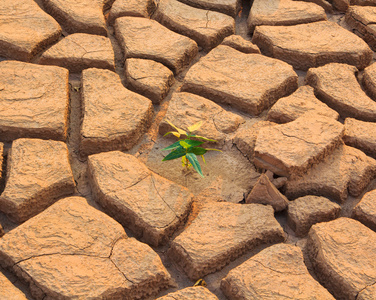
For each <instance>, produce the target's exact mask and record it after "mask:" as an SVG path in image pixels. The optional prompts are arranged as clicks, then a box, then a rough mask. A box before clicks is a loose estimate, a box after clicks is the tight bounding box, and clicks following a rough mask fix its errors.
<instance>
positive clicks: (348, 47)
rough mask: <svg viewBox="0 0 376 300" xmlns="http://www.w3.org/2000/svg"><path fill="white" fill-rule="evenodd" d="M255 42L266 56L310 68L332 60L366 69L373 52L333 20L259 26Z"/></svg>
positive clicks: (300, 67) (254, 35)
mask: <svg viewBox="0 0 376 300" xmlns="http://www.w3.org/2000/svg"><path fill="white" fill-rule="evenodd" d="M252 42H253V43H255V44H256V45H257V46H259V48H260V50H261V52H262V53H263V54H265V55H268V56H271V57H274V58H278V59H281V60H283V61H285V62H287V63H289V64H291V65H292V66H294V68H296V69H300V70H307V69H309V68H312V67H318V66H322V65H325V64H328V63H331V62H337V63H347V64H350V65H354V66H355V67H357V68H358V69H364V68H365V67H367V66H368V65H369V64H370V62H371V60H372V55H373V53H372V51H371V49H370V48H369V46H368V45H367V44H366V42H364V41H363V40H362V39H361V38H359V37H357V36H356V35H354V34H352V33H351V32H349V31H347V30H346V29H344V28H343V27H341V26H339V25H338V24H336V23H333V22H330V21H321V22H314V23H308V24H300V25H294V26H259V27H257V28H256V30H255V32H254V34H253V38H252Z"/></svg>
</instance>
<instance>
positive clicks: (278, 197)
mask: <svg viewBox="0 0 376 300" xmlns="http://www.w3.org/2000/svg"><path fill="white" fill-rule="evenodd" d="M245 203H260V204H264V205H271V206H272V207H273V208H274V211H282V210H284V209H285V208H286V207H287V205H288V203H289V201H288V199H287V198H286V197H285V196H284V195H283V194H281V193H280V192H279V191H278V189H277V188H276V187H275V186H274V184H273V183H271V182H270V179H269V177H268V176H266V175H265V174H261V176H260V177H259V179H258V180H257V182H256V184H255V186H254V187H253V189H252V191H251V192H250V193H249V194H248V196H247V198H246V199H245Z"/></svg>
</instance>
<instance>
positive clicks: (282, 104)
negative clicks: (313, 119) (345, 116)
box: [267, 85, 339, 123]
mask: <svg viewBox="0 0 376 300" xmlns="http://www.w3.org/2000/svg"><path fill="white" fill-rule="evenodd" d="M307 112H314V113H316V114H319V115H322V116H326V117H328V118H332V119H334V120H338V118H339V114H338V113H337V112H336V111H335V110H333V109H331V108H329V107H328V106H327V105H326V104H324V103H322V102H321V101H320V100H319V99H317V98H316V96H315V94H314V89H313V88H312V87H310V86H308V85H305V86H301V87H299V88H298V89H297V90H296V91H295V92H294V93H293V94H291V95H290V96H287V97H284V98H281V99H279V100H278V101H277V102H276V103H275V104H274V105H273V106H272V108H271V109H270V110H269V112H268V116H267V119H268V121H271V122H276V123H288V122H291V121H294V120H296V119H297V118H299V117H301V116H302V115H304V114H305V113H307Z"/></svg>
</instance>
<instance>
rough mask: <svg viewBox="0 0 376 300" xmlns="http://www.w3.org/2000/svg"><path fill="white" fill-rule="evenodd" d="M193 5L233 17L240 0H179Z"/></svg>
mask: <svg viewBox="0 0 376 300" xmlns="http://www.w3.org/2000/svg"><path fill="white" fill-rule="evenodd" d="M181 2H183V3H185V4H188V5H190V6H193V7H197V8H202V9H207V10H214V11H218V12H221V13H224V14H227V15H230V16H232V17H235V16H236V15H237V13H238V12H239V10H240V7H241V3H240V2H241V1H240V0H181Z"/></svg>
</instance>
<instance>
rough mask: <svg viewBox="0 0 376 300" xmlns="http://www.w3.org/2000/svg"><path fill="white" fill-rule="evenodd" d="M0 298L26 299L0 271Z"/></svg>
mask: <svg viewBox="0 0 376 300" xmlns="http://www.w3.org/2000/svg"><path fill="white" fill-rule="evenodd" d="M0 299H4V300H7V299H9V300H27V298H26V295H25V294H24V293H22V292H21V291H20V290H19V289H18V288H16V287H15V286H14V285H13V284H12V283H11V282H10V281H9V279H8V278H6V277H5V276H4V275H3V274H1V273H0Z"/></svg>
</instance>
